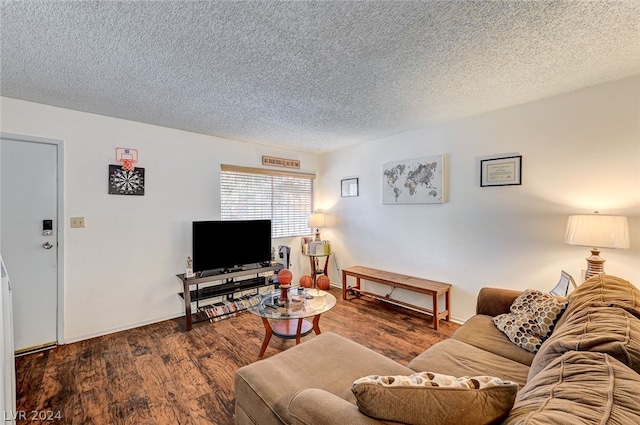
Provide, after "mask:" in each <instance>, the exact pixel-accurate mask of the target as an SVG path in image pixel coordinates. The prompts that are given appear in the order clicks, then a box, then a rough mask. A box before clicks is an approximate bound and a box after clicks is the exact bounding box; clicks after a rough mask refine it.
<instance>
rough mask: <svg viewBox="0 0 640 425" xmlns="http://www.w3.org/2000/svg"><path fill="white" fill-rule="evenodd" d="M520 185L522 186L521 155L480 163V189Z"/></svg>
mask: <svg viewBox="0 0 640 425" xmlns="http://www.w3.org/2000/svg"><path fill="white" fill-rule="evenodd" d="M520 184H522V156H521V155H518V156H506V157H502V158H491V159H483V160H481V161H480V187H486V186H511V185H520Z"/></svg>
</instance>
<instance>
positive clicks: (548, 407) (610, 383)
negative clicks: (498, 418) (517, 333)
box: [503, 351, 640, 425]
mask: <svg viewBox="0 0 640 425" xmlns="http://www.w3.org/2000/svg"><path fill="white" fill-rule="evenodd" d="M639 391H640V375H638V374H637V373H636V372H634V371H633V370H631V369H629V368H628V367H626V366H625V365H623V364H622V363H620V362H619V361H617V360H616V359H614V358H613V357H611V356H609V355H608V354H604V353H594V352H579V351H570V352H567V353H565V354H563V355H562V356H560V357H558V358H556V359H555V360H554V361H553V362H551V363H549V365H548V366H547V367H545V368H544V369H543V370H542V371H541V372H540V373H538V374H537V375H536V376H535V377H534V378H533V379H532V380H531V381H529V382H528V383H527V385H525V387H524V388H522V390H520V392H519V393H518V396H517V397H516V402H515V405H514V406H513V409H512V410H511V413H510V414H509V416H508V417H507V419H506V420H505V422H504V423H503V424H504V425H525V424H526V425H543V424H544V425H548V424H594V425H595V424H605V423H606V424H638V423H640V411H639V410H638V400H637V397H638V392H639Z"/></svg>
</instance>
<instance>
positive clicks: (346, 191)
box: [340, 178, 360, 198]
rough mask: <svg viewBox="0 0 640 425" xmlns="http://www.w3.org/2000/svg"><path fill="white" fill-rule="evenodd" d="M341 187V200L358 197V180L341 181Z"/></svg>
mask: <svg viewBox="0 0 640 425" xmlns="http://www.w3.org/2000/svg"><path fill="white" fill-rule="evenodd" d="M340 186H341V189H342V191H341V194H342V197H343V198H350V197H353V196H358V195H359V194H360V193H359V192H358V179H357V178H352V179H343V180H341V182H340Z"/></svg>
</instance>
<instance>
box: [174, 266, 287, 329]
mask: <svg viewBox="0 0 640 425" xmlns="http://www.w3.org/2000/svg"><path fill="white" fill-rule="evenodd" d="M282 268H283V266H282V265H281V264H278V265H274V266H268V267H257V268H251V269H244V268H240V270H237V269H233V270H235V271H229V272H226V273H225V271H224V270H211V271H208V272H204V273H197V275H196V276H197V277H191V278H186V277H185V276H184V274H178V275H176V276H177V277H178V279H180V280H181V281H182V287H183V292H180V293H179V294H178V295H180V296H181V297H182V298H183V299H184V310H185V315H184V317H185V329H186V330H187V331H190V330H191V328H192V327H193V323H197V322H202V321H205V320H209V319H210V317H209V316H207V315H206V313H203V312H202V311H200V301H204V300H208V299H210V298H215V297H223V296H224V297H227V299H232V298H233V295H234V293H236V292H242V291H246V290H250V289H256V291H257V289H258V288H262V287H265V286H269V285H273V282H272V281H271V280H270V278H269V277H264V276H260V274H261V273H266V272H273V273H274V274H275V273H277V272H278V271H280V270H281V269H282ZM203 274H204V276H203ZM251 275H255V276H254V277H253V278H247V277H250V276H251ZM240 277H243V278H245V279H240V280H238V279H237V278H240ZM216 281H220V282H221V283H219V284H216V285H213V286H211V285H210V286H202V287H201V286H200V285H204V284H207V283H213V282H216ZM192 286H195V289H191V287H192ZM192 303H195V309H196V311H195V313H192V312H191V304H192Z"/></svg>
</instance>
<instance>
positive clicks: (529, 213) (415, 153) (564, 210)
mask: <svg viewBox="0 0 640 425" xmlns="http://www.w3.org/2000/svg"><path fill="white" fill-rule="evenodd" d="M639 94H640V77H635V78H631V79H626V80H622V81H618V82H613V83H609V84H604V85H600V86H596V87H591V88H586V89H583V90H579V91H576V92H572V93H569V94H566V95H562V96H557V97H554V98H550V99H546V100H540V101H537V102H533V103H529V104H525V105H521V106H518V107H512V108H507V109H503V110H499V111H495V112H491V113H487V114H483V115H480V116H476V117H472V118H469V119H464V120H459V121H455V122H451V123H448V124H444V125H435V126H431V127H429V128H425V129H421V130H417V131H412V132H408V133H404V134H400V135H396V136H392V137H386V138H383V139H380V140H376V141H372V142H368V143H364V144H360V145H357V146H355V147H352V148H349V149H344V150H340V151H336V152H332V153H328V154H325V155H323V157H322V162H321V167H320V173H319V175H320V176H321V179H320V184H319V189H320V190H319V193H320V194H321V198H320V199H319V200H318V206H319V207H320V209H324V210H325V211H326V212H328V213H329V218H328V222H329V223H328V224H329V226H328V227H327V228H326V229H324V231H323V232H322V235H323V238H325V239H329V240H331V242H332V245H333V248H334V252H335V253H336V259H337V261H338V264H339V265H340V267H349V266H353V265H363V266H370V267H377V268H381V269H388V270H391V271H395V272H399V273H405V274H410V275H416V276H420V277H424V278H430V279H434V280H440V281H444V282H449V283H451V284H452V285H453V289H452V312H453V316H454V318H456V319H458V320H465V319H467V318H469V317H470V316H471V315H473V314H474V308H475V297H476V295H477V293H478V291H479V289H480V288H481V287H483V286H497V287H505V288H514V289H526V288H537V289H540V290H544V291H548V290H550V289H551V288H552V287H553V286H554V285H555V283H556V282H557V281H558V279H559V277H560V271H561V270H566V271H567V272H569V273H570V274H572V275H573V276H574V278H576V280H578V282H579V281H580V273H581V270H582V269H584V268H586V261H585V260H584V258H585V257H587V256H588V255H589V250H588V249H587V248H585V247H577V246H569V245H565V244H564V231H565V225H566V220H567V216H569V215H571V214H583V213H591V212H593V211H594V210H598V211H600V212H601V213H607V214H622V215H627V216H629V220H630V230H631V249H629V250H620V251H616V250H610V249H604V250H603V252H602V254H601V255H602V256H603V258H605V259H606V260H607V262H606V263H605V270H606V271H607V273H609V274H614V275H618V276H620V277H623V278H625V279H627V280H630V281H631V282H633V283H635V284H636V285H638V284H640V107H639V99H640V96H639ZM512 153H518V154H521V155H522V156H523V160H522V163H523V165H522V169H523V175H522V185H521V186H511V187H485V188H483V187H480V185H479V175H480V165H479V164H480V159H483V158H485V157H487V156H492V155H496V156H498V155H503V154H512ZM436 154H445V155H446V158H447V162H448V164H447V165H448V171H447V174H448V202H447V203H445V204H442V205H434V204H430V205H382V201H381V200H382V192H381V185H382V177H381V167H382V164H384V163H386V162H390V161H395V160H403V159H410V158H419V157H422V156H429V155H436ZM348 177H358V178H359V180H360V196H359V197H354V198H341V197H340V180H341V179H344V178H348ZM332 280H333V281H335V282H339V281H340V277H339V275H338V274H337V272H336V271H335V269H334V271H333V275H332ZM370 287H374V288H376V290H377V291H386V292H388V289H387V288H384V289H383V288H380V287H376V285H370ZM395 295H399V296H400V298H401V299H415V298H416V296H414V295H413V294H401V291H396V292H394V296H395ZM418 302H419V303H420V304H421V305H425V306H427V307H429V306H430V303H429V302H428V300H425V299H421V300H419V301H418Z"/></svg>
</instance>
